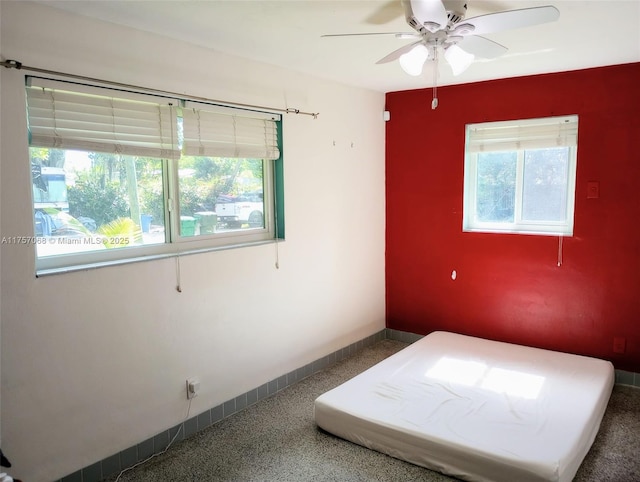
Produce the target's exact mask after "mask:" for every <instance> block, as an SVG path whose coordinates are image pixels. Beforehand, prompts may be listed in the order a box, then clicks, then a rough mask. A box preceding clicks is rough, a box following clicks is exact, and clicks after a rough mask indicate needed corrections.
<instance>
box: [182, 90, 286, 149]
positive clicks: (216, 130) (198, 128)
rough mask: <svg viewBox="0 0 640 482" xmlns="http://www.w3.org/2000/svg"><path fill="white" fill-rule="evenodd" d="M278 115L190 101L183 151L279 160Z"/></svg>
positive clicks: (185, 114)
mask: <svg viewBox="0 0 640 482" xmlns="http://www.w3.org/2000/svg"><path fill="white" fill-rule="evenodd" d="M279 118H280V116H279V115H276V114H265V113H260V112H254V111H243V110H238V109H228V108H223V107H220V108H216V107H215V106H209V105H206V104H198V103H195V102H187V103H186V105H185V107H184V108H183V110H182V121H183V134H184V140H183V152H184V154H186V155H189V156H210V157H237V158H252V159H278V158H279V157H280V150H279V149H278V131H277V128H278V126H277V122H276V121H277V120H279Z"/></svg>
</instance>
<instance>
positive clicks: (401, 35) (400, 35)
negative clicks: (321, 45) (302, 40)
mask: <svg viewBox="0 0 640 482" xmlns="http://www.w3.org/2000/svg"><path fill="white" fill-rule="evenodd" d="M368 35H394V36H395V37H397V38H414V37H419V35H418V34H417V33H415V32H365V33H331V34H325V35H320V37H364V36H368Z"/></svg>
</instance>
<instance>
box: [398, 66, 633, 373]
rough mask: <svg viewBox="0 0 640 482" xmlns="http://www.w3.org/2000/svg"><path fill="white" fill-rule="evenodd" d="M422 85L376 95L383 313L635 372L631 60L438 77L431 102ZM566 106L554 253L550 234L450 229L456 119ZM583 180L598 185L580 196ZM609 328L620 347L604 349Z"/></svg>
mask: <svg viewBox="0 0 640 482" xmlns="http://www.w3.org/2000/svg"><path fill="white" fill-rule="evenodd" d="M443 68H445V67H444V66H443ZM431 96H432V92H431V89H424V90H414V91H403V92H392V93H388V94H387V97H386V109H387V110H388V111H390V113H391V120H390V121H389V122H387V125H386V178H387V179H386V203H387V204H386V219H387V228H386V243H387V244H386V287H387V288H386V303H387V327H389V328H393V329H397V330H404V331H409V332H413V333H419V334H428V333H430V332H432V331H435V330H448V331H453V332H457V333H463V334H470V335H474V336H480V337H484V338H490V339H496V340H501V341H508V342H513V343H520V344H526V345H530V346H538V347H542V348H549V349H554V350H560V351H565V352H570V353H578V354H583V355H589V356H596V357H599V358H604V359H609V360H611V361H613V362H614V365H615V366H616V368H619V369H623V370H630V371H635V372H640V63H633V64H625V65H619V66H612V67H604V68H595V69H588V70H580V71H572V72H564V73H557V74H546V75H536V76H530V77H519V78H512V79H504V80H496V81H489V82H480V83H472V84H463V85H456V86H447V87H440V88H439V89H438V98H439V101H440V105H439V106H438V108H437V109H436V110H432V109H431ZM566 114H578V116H579V130H578V168H577V180H576V182H577V184H576V203H575V223H574V236H573V237H570V238H564V240H563V264H562V266H560V267H558V238H557V237H550V236H531V235H515V234H483V233H482V234H481V233H463V232H462V190H463V171H464V141H465V124H468V123H474V122H489V121H499V120H511V119H524V118H533V117H546V116H557V115H566ZM590 181H597V182H598V183H599V186H600V193H599V198H597V199H587V184H588V183H589V182H590ZM453 270H456V272H457V279H456V280H455V281H454V280H452V278H451V273H452V271H453ZM614 337H622V338H624V339H625V342H626V346H625V353H623V354H617V353H614V351H613V340H614Z"/></svg>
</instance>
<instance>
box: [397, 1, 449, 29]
mask: <svg viewBox="0 0 640 482" xmlns="http://www.w3.org/2000/svg"><path fill="white" fill-rule="evenodd" d="M402 5H403V6H404V11H405V16H406V17H407V21H409V23H411V22H410V19H411V17H413V18H415V19H416V20H417V21H418V22H419V23H420V25H424V24H425V23H429V22H434V23H437V24H439V25H440V28H442V27H444V26H445V25H447V22H448V20H449V19H448V17H447V10H446V9H445V8H444V5H443V4H442V1H441V0H402Z"/></svg>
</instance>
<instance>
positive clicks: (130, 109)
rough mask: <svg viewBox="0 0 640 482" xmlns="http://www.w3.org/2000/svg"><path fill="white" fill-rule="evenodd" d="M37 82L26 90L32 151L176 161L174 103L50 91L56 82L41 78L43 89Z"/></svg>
mask: <svg viewBox="0 0 640 482" xmlns="http://www.w3.org/2000/svg"><path fill="white" fill-rule="evenodd" d="M38 80H39V79H35V81H34V80H33V79H32V80H31V81H30V85H29V86H27V114H28V122H29V136H30V140H29V143H30V145H31V146H36V147H49V148H52V147H54V148H61V149H75V150H85V151H95V152H106V153H116V154H126V155H134V156H145V157H159V158H165V159H178V158H179V157H180V150H179V148H178V135H177V120H176V107H175V106H176V105H177V101H171V100H168V99H163V98H161V97H158V100H157V101H156V102H153V101H149V100H147V99H148V97H149V96H144V100H138V99H135V98H131V97H130V96H127V97H125V96H124V95H123V96H122V97H119V96H118V94H119V93H118V92H116V93H115V95H114V92H113V91H110V90H108V89H97V88H96V89H95V91H98V92H100V93H99V94H94V93H87V92H82V91H72V90H75V87H70V86H66V85H64V83H60V84H61V85H60V87H57V86H56V87H52V86H51V85H52V84H53V85H55V82H52V81H48V80H45V79H42V82H43V84H42V85H38ZM85 90H86V89H85ZM102 92H104V95H103V93H102ZM165 100H166V102H165ZM170 104H174V105H170Z"/></svg>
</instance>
